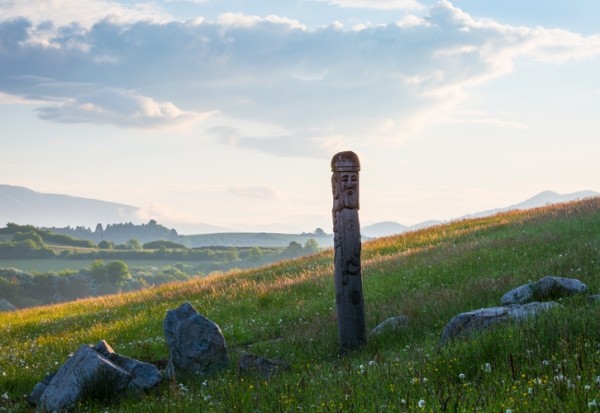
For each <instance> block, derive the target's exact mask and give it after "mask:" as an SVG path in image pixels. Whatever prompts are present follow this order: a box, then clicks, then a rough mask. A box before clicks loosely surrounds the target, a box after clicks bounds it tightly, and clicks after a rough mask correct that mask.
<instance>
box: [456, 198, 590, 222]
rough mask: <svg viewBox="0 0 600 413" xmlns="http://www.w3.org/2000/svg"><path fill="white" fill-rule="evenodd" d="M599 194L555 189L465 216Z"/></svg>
mask: <svg viewBox="0 0 600 413" xmlns="http://www.w3.org/2000/svg"><path fill="white" fill-rule="evenodd" d="M599 195H600V193H598V192H594V191H578V192H573V193H570V194H559V193H556V192H554V191H543V192H540V193H539V194H537V195H534V196H532V197H531V198H529V199H526V200H525V201H523V202H519V203H518V204H514V205H509V206H507V207H503V208H495V209H490V210H487V211H481V212H476V213H474V214H469V215H466V216H464V218H474V217H485V216H488V215H494V214H497V213H499V212H506V211H514V210H522V209H529V208H537V207H542V206H546V205H553V204H558V203H561V202H570V201H576V200H579V199H586V198H592V197H596V196H599Z"/></svg>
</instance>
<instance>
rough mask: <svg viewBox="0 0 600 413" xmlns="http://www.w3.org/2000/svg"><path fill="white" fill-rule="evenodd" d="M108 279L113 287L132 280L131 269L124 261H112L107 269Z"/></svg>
mask: <svg viewBox="0 0 600 413" xmlns="http://www.w3.org/2000/svg"><path fill="white" fill-rule="evenodd" d="M104 271H105V273H106V278H107V279H108V282H109V283H111V284H112V285H120V284H121V283H123V281H125V280H127V279H128V278H131V274H129V267H128V266H127V264H126V263H124V262H123V261H111V262H109V263H108V264H107V265H106V266H105V267H104Z"/></svg>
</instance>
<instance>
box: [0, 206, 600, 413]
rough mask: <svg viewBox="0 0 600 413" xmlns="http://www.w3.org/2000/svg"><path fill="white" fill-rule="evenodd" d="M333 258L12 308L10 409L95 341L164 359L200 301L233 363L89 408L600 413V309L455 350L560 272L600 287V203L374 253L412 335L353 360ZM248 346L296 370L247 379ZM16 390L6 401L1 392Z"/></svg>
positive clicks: (377, 292) (0, 343) (503, 218)
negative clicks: (475, 323) (505, 300)
mask: <svg viewBox="0 0 600 413" xmlns="http://www.w3.org/2000/svg"><path fill="white" fill-rule="evenodd" d="M332 274H333V268H332V251H331V250H327V251H325V252H323V253H321V254H318V255H315V256H312V257H308V258H301V259H297V260H291V261H286V262H282V263H279V264H275V265H271V266H268V267H264V268H260V269H255V270H250V271H236V272H231V273H226V274H220V275H215V276H211V277H208V278H203V279H196V280H192V281H189V282H185V283H178V284H169V285H165V286H162V287H159V288H154V289H149V290H144V291H140V292H136V293H130V294H122V295H115V296H108V297H103V298H96V299H89V300H81V301H77V302H74V303H69V304H63V305H57V306H53V307H41V308H34V309H28V310H21V311H17V312H12V313H2V314H0V325H1V326H2V333H3V334H2V335H1V336H0V390H1V391H0V393H4V392H6V394H7V397H8V398H9V400H6V399H5V398H2V397H0V410H1V409H2V408H4V409H6V410H7V411H30V410H28V409H29V408H28V407H27V406H26V403H25V402H24V400H23V395H24V394H27V393H29V392H30V391H31V389H32V388H33V386H34V384H35V383H36V382H37V381H39V380H41V378H42V377H43V376H44V375H45V374H46V372H50V371H53V370H55V369H56V368H57V367H58V366H59V365H60V364H62V363H63V362H64V359H65V357H67V355H68V354H69V353H70V352H72V351H74V350H76V349H77V348H78V347H79V346H80V345H81V344H85V343H95V342H97V341H98V340H100V339H106V340H107V341H108V342H109V343H110V344H111V345H112V346H113V348H114V349H115V350H116V351H117V352H119V353H121V354H124V355H127V356H130V357H135V358H138V359H141V360H145V361H151V362H158V361H164V360H165V359H166V357H167V354H168V349H167V347H166V345H165V343H164V339H163V332H162V322H163V319H164V316H165V313H166V311H167V310H168V309H172V308H176V307H177V306H179V305H180V304H181V303H183V302H184V301H190V302H192V304H193V305H194V306H195V307H196V309H197V310H198V311H200V312H201V313H203V314H204V315H206V316H207V317H208V318H210V319H212V320H213V321H215V322H216V323H217V324H219V325H220V326H221V329H222V330H223V333H224V336H225V339H226V340H227V343H228V346H229V349H230V355H231V359H232V367H231V369H229V370H228V371H225V372H223V373H221V374H217V375H214V376H211V377H208V378H206V379H204V378H202V379H198V380H191V381H185V382H181V383H180V382H175V383H171V382H164V383H163V384H162V385H161V386H160V387H159V388H158V389H156V390H154V391H152V392H150V393H149V394H147V395H142V396H134V395H130V396H127V397H126V398H124V399H122V400H119V401H118V402H117V401H111V402H104V403H99V402H86V403H84V404H82V405H81V406H78V409H77V410H78V411H105V410H106V409H107V410H108V411H111V412H112V411H115V412H120V411H122V412H164V411H172V412H181V411H198V412H207V411H208V412H254V411H259V412H292V411H294V412H297V411H310V412H347V411H348V412H353V411H354V412H388V411H428V412H429V411H431V412H438V411H459V412H462V411H484V412H506V411H507V410H509V409H510V410H511V411H512V412H552V411H556V412H567V411H568V412H571V411H573V412H594V411H598V409H599V408H598V407H594V405H593V404H594V400H596V402H597V403H598V404H600V321H599V320H600V304H599V303H596V304H590V303H588V302H587V300H586V299H585V297H570V298H565V299H563V300H562V301H561V303H562V304H563V306H562V307H561V308H559V309H558V310H553V311H551V312H548V313H546V314H544V315H541V316H539V317H537V318H536V319H533V320H530V321H528V322H525V323H522V324H518V325H505V326H501V327H499V328H496V329H494V330H491V331H489V332H487V333H485V334H482V335H479V336H476V337H473V338H471V339H469V340H463V339H460V340H456V341H454V342H452V343H450V344H449V345H447V346H444V347H441V346H440V344H439V339H440V335H441V332H442V330H443V327H444V326H445V324H446V323H447V322H448V321H449V320H450V319H451V318H452V317H453V316H454V315H456V314H458V313H460V312H464V311H470V310H473V309H477V308H481V307H488V306H497V305H499V301H500V297H501V296H502V294H503V293H504V292H506V291H508V290H510V289H512V288H514V287H517V286H519V285H521V284H523V283H525V282H528V281H532V280H537V279H539V278H541V277H543V276H545V275H556V276H563V277H573V278H578V279H580V280H581V281H583V282H584V283H586V284H587V285H588V286H589V288H590V293H599V292H600V276H599V274H600V199H593V200H587V201H582V202H576V203H569V204H563V205H559V206H554V207H546V208H541V209H536V210H530V211H525V212H512V213H507V214H501V215H496V216H493V217H488V218H481V219H474V220H465V221H459V222H453V223H450V224H447V225H443V226H437V227H434V228H429V229H424V230H421V231H417V232H412V233H408V234H404V235H401V236H395V237H389V238H382V239H378V240H375V241H372V242H368V243H365V244H364V245H363V283H364V294H365V308H366V317H367V326H368V328H369V329H370V328H373V327H375V326H376V325H377V324H378V323H379V322H381V321H383V320H385V319H386V318H388V317H392V316H396V315H401V314H405V315H407V316H408V317H409V318H410V323H409V326H408V328H407V330H406V331H404V332H402V333H399V334H387V335H383V336H381V337H378V338H375V339H370V341H369V343H368V345H367V346H366V347H365V348H364V349H362V350H360V351H356V352H353V353H351V354H347V355H344V356H341V355H340V354H339V352H338V342H337V324H336V318H335V302H334V289H333V280H332ZM243 351H251V352H253V353H256V354H259V355H262V356H266V357H272V358H282V359H284V360H286V361H287V362H289V363H290V364H291V366H292V369H291V371H289V372H284V373H282V374H280V375H279V376H277V377H276V378H274V379H272V380H270V381H263V380H260V379H257V378H252V377H244V376H239V375H238V374H237V373H236V371H235V367H234V366H235V362H236V361H237V358H238V357H239V355H240V354H241V352H243ZM0 396H1V395H0Z"/></svg>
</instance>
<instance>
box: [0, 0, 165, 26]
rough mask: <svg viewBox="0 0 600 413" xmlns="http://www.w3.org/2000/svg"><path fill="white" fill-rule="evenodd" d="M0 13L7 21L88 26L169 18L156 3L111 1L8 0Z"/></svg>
mask: <svg viewBox="0 0 600 413" xmlns="http://www.w3.org/2000/svg"><path fill="white" fill-rule="evenodd" d="M0 16H2V18H3V19H4V20H9V19H14V18H19V17H26V18H27V19H28V20H30V21H32V22H33V23H35V24H36V25H37V24H40V23H43V22H49V21H51V22H53V24H54V25H56V26H67V25H69V24H72V23H76V24H77V25H79V26H84V27H88V28H89V27H91V26H92V25H93V24H94V23H96V22H97V21H99V20H103V19H109V20H112V21H115V22H121V23H124V22H135V21H140V20H149V21H155V22H164V21H167V20H169V16H167V15H166V14H165V13H164V12H163V11H161V10H160V9H159V8H158V7H157V6H156V5H155V4H154V3H151V2H142V3H139V2H137V3H134V4H131V5H127V4H123V3H119V2H117V1H112V0H86V1H81V0H50V1H49V0H5V1H1V2H0Z"/></svg>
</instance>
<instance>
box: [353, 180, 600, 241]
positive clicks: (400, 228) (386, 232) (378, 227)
mask: <svg viewBox="0 0 600 413" xmlns="http://www.w3.org/2000/svg"><path fill="white" fill-rule="evenodd" d="M596 196H600V193H599V192H594V191H578V192H573V193H570V194H559V193H556V192H553V191H543V192H540V193H539V194H537V195H535V196H533V197H531V198H529V199H526V200H525V201H523V202H519V203H518V204H514V205H510V206H507V207H502V208H495V209H490V210H487V211H481V212H475V213H472V214H467V215H464V216H462V217H460V218H457V219H465V218H476V217H486V216H490V215H494V214H497V213H500V212H507V211H513V210H523V209H529V208H537V207H541V206H546V205H553V204H558V203H561V202H569V201H575V200H579V199H586V198H592V197H596ZM441 223H442V221H438V220H430V221H425V222H420V223H418V224H415V225H411V226H406V225H402V224H399V223H397V222H392V221H386V222H378V223H375V224H373V225H369V226H367V227H364V228H363V230H362V233H363V235H365V236H366V237H369V238H377V237H386V236H390V235H395V234H402V233H403V232H407V231H415V230H418V229H421V228H427V227H431V226H434V225H439V224H441Z"/></svg>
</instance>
